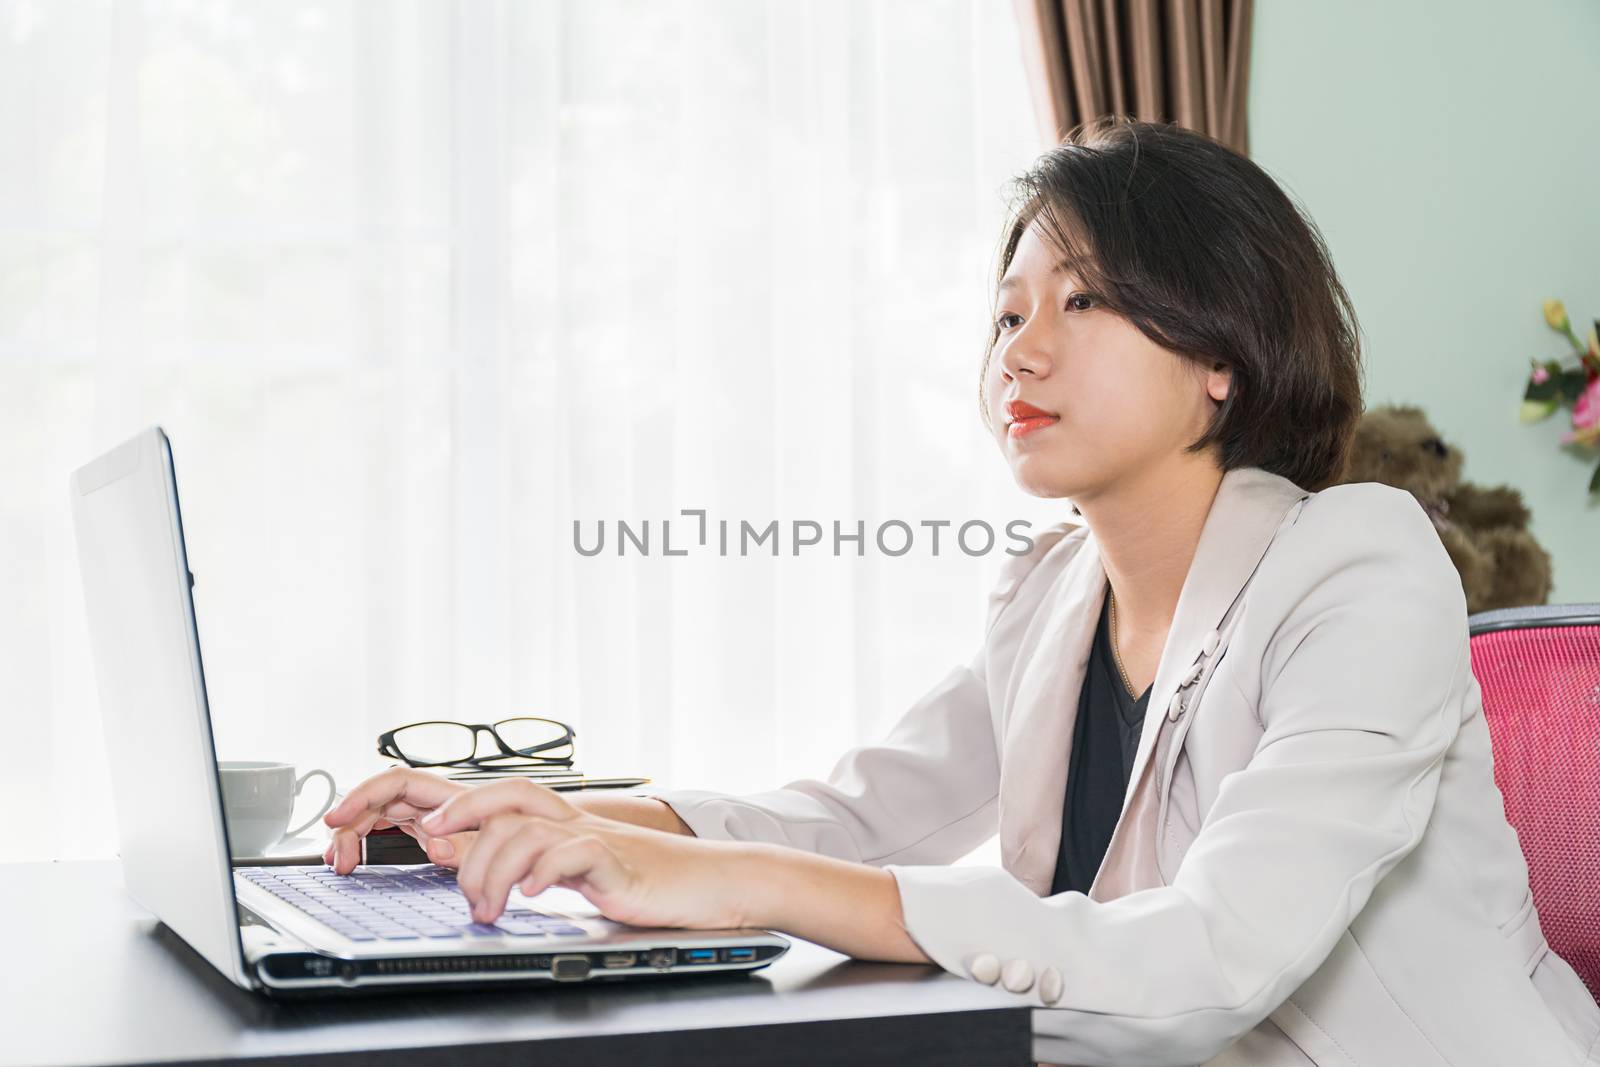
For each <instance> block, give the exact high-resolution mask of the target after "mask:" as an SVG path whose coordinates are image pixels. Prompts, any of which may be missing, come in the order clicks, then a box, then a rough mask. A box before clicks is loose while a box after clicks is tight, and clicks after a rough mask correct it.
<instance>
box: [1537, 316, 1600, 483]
mask: <svg viewBox="0 0 1600 1067" xmlns="http://www.w3.org/2000/svg"><path fill="white" fill-rule="evenodd" d="M1544 321H1545V322H1547V323H1549V324H1550V328H1551V329H1552V330H1554V331H1556V332H1557V333H1559V334H1561V335H1562V336H1564V337H1565V338H1566V339H1567V342H1568V343H1569V344H1570V345H1571V346H1572V350H1573V352H1574V353H1575V354H1576V359H1577V364H1576V366H1573V365H1569V364H1568V362H1567V359H1570V358H1573V357H1566V358H1564V359H1547V360H1544V361H1543V362H1540V361H1539V360H1533V361H1532V362H1533V367H1532V370H1531V372H1530V373H1529V374H1528V388H1527V390H1526V391H1525V392H1524V393H1523V394H1522V416H1521V417H1522V421H1523V422H1538V421H1539V420H1541V419H1546V418H1549V417H1550V416H1551V415H1553V414H1554V413H1555V411H1556V409H1557V408H1559V407H1560V406H1561V405H1562V404H1571V405H1572V429H1571V430H1570V431H1569V432H1567V433H1564V434H1562V435H1561V443H1562V444H1564V445H1579V446H1582V447H1586V448H1595V447H1600V338H1597V334H1600V320H1596V321H1595V328H1594V329H1593V330H1590V331H1589V343H1588V344H1587V345H1585V344H1584V343H1583V342H1582V341H1579V340H1578V335H1577V334H1575V333H1573V332H1572V321H1571V320H1570V319H1568V318H1567V309H1566V306H1565V305H1564V304H1562V303H1561V301H1559V300H1546V301H1545V302H1544ZM1589 492H1591V493H1596V492H1600V465H1597V466H1596V467H1595V469H1594V473H1593V474H1592V475H1590V477H1589Z"/></svg>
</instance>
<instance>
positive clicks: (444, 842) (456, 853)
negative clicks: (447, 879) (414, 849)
mask: <svg viewBox="0 0 1600 1067" xmlns="http://www.w3.org/2000/svg"><path fill="white" fill-rule="evenodd" d="M419 833H422V836H421V837H420V838H418V840H420V841H422V847H423V848H424V849H426V850H427V853H428V858H429V859H430V860H432V861H433V862H434V863H437V864H438V865H439V866H441V867H449V868H451V869H453V870H459V869H460V867H461V864H462V862H463V861H465V860H466V858H467V855H468V854H469V853H470V852H471V851H472V847H473V845H474V844H475V843H476V841H477V839H478V831H476V830H463V831H461V832H460V833H459V834H450V835H448V836H446V837H431V836H429V835H428V834H427V833H424V832H422V831H419Z"/></svg>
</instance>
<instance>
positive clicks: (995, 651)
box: [327, 122, 1600, 1067]
mask: <svg viewBox="0 0 1600 1067" xmlns="http://www.w3.org/2000/svg"><path fill="white" fill-rule="evenodd" d="M1019 191H1020V195H1019V197H1018V199H1017V203H1016V205H1015V208H1014V210H1013V213H1012V217H1011V219H1010V220H1009V222H1008V226H1007V230H1006V235H1005V242H1004V245H1003V251H1002V254H1001V260H1000V270H999V278H998V284H997V289H996V306H995V318H994V327H993V332H992V334H991V338H990V344H989V351H988V352H987V353H986V354H985V359H984V370H983V374H982V377H981V387H980V398H981V406H982V411H983V414H984V416H985V418H986V419H987V420H988V422H989V425H990V426H991V428H992V430H993V432H994V435H995V439H996V441H997V442H998V444H999V446H1000V451H1001V454H1002V455H1003V456H1004V457H1005V459H1006V462H1007V463H1008V464H1009V465H1010V467H1011V472H1012V475H1013V476H1014V477H1015V478H1016V479H1017V481H1018V482H1019V483H1020V484H1021V485H1022V486H1023V487H1024V488H1025V489H1027V490H1028V491H1029V492H1030V493H1034V494H1037V495H1039V496H1041V497H1050V498H1060V499H1062V500H1064V501H1069V502H1070V505H1071V507H1070V517H1069V518H1068V519H1067V520H1066V521H1063V522H1061V523H1059V524H1057V525H1055V526H1053V527H1051V528H1050V529H1049V530H1048V531H1047V532H1046V533H1044V535H1043V536H1040V537H1038V538H1037V539H1036V540H1035V545H1034V549H1033V551H1032V552H1031V553H1029V554H1028V555H1026V556H1022V557H1017V558H1015V559H1012V560H1009V561H1008V562H1007V565H1006V567H1005V568H1004V572H1003V574H1002V576H1001V579H1000V582H999V584H998V585H997V586H996V588H995V589H994V591H993V592H992V594H991V595H990V599H989V605H988V627H987V631H986V637H985V639H984V641H983V643H982V646H981V647H980V648H979V649H978V650H977V652H976V654H975V655H974V656H973V657H972V659H971V661H970V662H968V663H966V664H963V665H960V666H957V667H955V668H954V669H953V670H951V671H950V673H949V674H948V675H946V677H945V678H944V679H943V680H942V681H941V682H940V683H939V684H938V685H937V686H935V687H934V688H933V690H932V691H930V692H929V693H928V694H927V695H926V696H924V697H923V698H922V699H921V700H919V701H918V702H917V703H916V704H915V705H914V706H913V707H912V708H911V709H910V710H909V711H908V712H907V713H906V715H905V716H904V717H903V718H902V719H901V720H900V722H899V723H898V724H897V725H896V726H895V727H894V729H893V730H892V731H891V732H890V733H889V736H888V737H887V738H886V739H885V740H884V741H883V743H882V744H879V745H876V746H871V747H865V748H859V749H855V750H853V751H851V752H849V753H847V754H845V756H844V757H843V758H842V759H841V760H840V762H839V764H838V765H837V766H836V767H835V768H834V770H833V772H832V774H831V775H830V776H829V777H828V779H827V780H826V781H810V780H808V781H799V782H794V783H791V784H789V785H787V786H785V787H783V788H781V789H777V790H774V791H772V792H768V793H762V794H758V795H754V796H740V797H733V796H724V795H719V794H714V793H706V792H691V791H683V792H670V793H664V794H662V795H660V796H658V797H655V798H623V797H605V796H578V797H574V798H568V797H563V796H561V795H558V794H556V793H554V792H551V791H549V790H546V789H544V788H542V787H540V786H538V785H534V784H532V783H529V782H523V781H513V782H501V783H496V784H493V785H486V786H482V787H479V788H473V789H467V788H464V787H461V786H458V785H455V784H452V783H448V782H446V781H444V780H442V779H440V778H438V777H436V776H434V775H430V774H426V773H422V772H420V771H410V770H393V771H389V772H386V773H384V774H381V775H378V776H377V777H375V778H373V779H370V780H369V781H367V782H365V783H363V784H362V785H361V786H360V787H358V788H357V789H355V790H354V791H353V792H352V793H351V794H350V795H349V796H348V797H347V798H346V799H345V800H344V801H343V802H342V803H341V804H340V805H339V806H338V807H337V808H335V809H334V810H333V811H331V812H330V813H329V814H328V816H327V821H328V824H329V825H330V826H332V827H334V828H335V830H336V833H335V835H334V841H333V844H332V846H331V847H330V849H329V851H328V857H327V858H328V862H329V863H330V864H332V865H333V866H334V867H335V868H336V869H337V870H339V871H341V872H349V871H350V870H351V869H352V868H353V867H354V866H355V864H356V861H357V855H358V849H357V843H358V842H357V838H358V837H359V836H360V835H362V834H365V833H366V832H368V831H369V830H371V829H372V828H374V827H377V826H384V825H387V824H391V823H392V824H398V825H400V826H402V827H404V828H405V829H406V830H407V831H408V832H409V833H411V834H412V835H413V836H414V837H416V838H417V839H418V840H419V841H420V842H422V843H423V844H424V845H425V846H426V848H427V850H428V855H429V856H430V857H431V858H432V859H434V860H435V861H436V862H438V863H441V864H445V865H448V866H453V867H457V868H458V870H459V881H460V884H461V887H462V889H463V890H464V891H465V893H466V894H467V896H468V897H469V898H470V900H471V901H472V902H473V906H474V912H475V915H476V917H477V918H479V919H480V920H482V921H490V920H493V919H494V918H495V917H496V916H497V915H499V913H500V912H501V910H502V909H503V908H504V906H505V901H506V897H507V894H508V893H509V891H510V888H511V887H512V886H513V885H518V886H520V887H521V889H522V891H523V892H524V893H536V892H538V891H540V890H542V889H543V888H545V887H546V886H550V885H557V884H559V885H565V886H570V887H572V888H575V889H577V890H578V891H579V892H581V893H583V894H584V895H585V896H586V897H588V898H589V899H590V900H591V901H592V902H593V903H594V904H595V905H596V906H597V907H598V908H599V909H600V910H601V911H602V912H603V913H604V914H606V915H608V916H612V917H614V918H616V919H620V920H624V921H628V922H636V923H647V924H653V925H672V926H684V927H726V926H755V927H767V928H771V929H775V930H780V931H785V932H789V933H792V934H795V935H797V936H799V937H802V938H807V939H809V940H812V941H815V942H819V943H821V944H823V945H827V946H829V947H832V948H834V949H837V950H839V951H841V952H845V953H848V954H850V955H852V956H857V957H861V958H866V959H877V960H904V961H930V960H931V961H932V962H934V963H937V964H938V965H940V966H942V967H944V968H945V969H947V970H950V971H952V972H955V973H957V974H960V975H965V976H970V977H971V978H973V979H975V980H977V981H981V982H989V983H996V982H998V983H999V984H1001V985H1002V986H1003V987H1004V988H1005V989H1008V990H1010V991H1012V992H1013V993H1015V994H1016V995H1017V996H1018V997H1019V998H1021V999H1023V1000H1024V1001H1025V1002H1027V1003H1029V1004H1032V1005H1034V1006H1035V1007H1037V1008H1040V1009H1048V1010H1040V1011H1037V1012H1035V1013H1034V1018H1035V1030H1036V1046H1035V1050H1036V1053H1037V1055H1038V1056H1039V1057H1040V1058H1041V1059H1045V1060H1048V1061H1050V1062H1053V1063H1057V1062H1059V1063H1072V1064H1119V1063H1141V1064H1195V1063H1200V1062H1206V1063H1210V1064H1213V1065H1222V1064H1227V1065H1245V1064H1249V1065H1262V1067H1267V1065H1270V1067H1291V1065H1295V1067H1303V1065H1306V1064H1319V1065H1326V1064H1340V1065H1353V1064H1361V1065H1363V1067H1421V1065H1440V1067H1443V1065H1447V1064H1448V1065H1453V1067H1480V1065H1481V1067H1490V1065H1494V1067H1503V1065H1507V1064H1541V1065H1558V1064H1560V1065H1565V1064H1580V1063H1585V1062H1588V1063H1597V1062H1600V1051H1597V1048H1596V1042H1597V1037H1600V1007H1597V1006H1596V1005H1595V1003H1594V1002H1593V1000H1591V999H1590V997H1589V995H1588V993H1587V991H1586V990H1585V989H1584V987H1583V985H1582V983H1581V981H1580V980H1579V979H1578V977H1577V975H1576V974H1575V973H1574V972H1573V970H1572V968H1571V967H1569V966H1568V965H1567V964H1566V963H1565V962H1564V961H1563V960H1561V959H1560V958H1559V957H1558V956H1556V955H1555V954H1554V953H1553V952H1550V951H1549V949H1548V946H1547V945H1546V944H1545V942H1544V939H1543V937H1542V935H1541V934H1540V931H1539V923H1538V917H1537V915H1536V914H1535V912H1534V909H1533V902H1532V898H1531V896H1530V895H1529V890H1528V872H1527V868H1526V866H1525V863H1524V860H1523V857H1522V854H1521V852H1520V851H1519V849H1518V845H1517V838H1516V835H1515V833H1514V832H1513V831H1512V829H1511V827H1510V826H1509V825H1507V823H1506V821H1505V817H1504V813H1503V809H1502V804H1501V798H1500V794H1499V792H1498V791H1497V790H1496V788H1495V785H1494V780H1493V777H1492V775H1491V762H1490V748H1489V734H1488V730H1487V728H1486V726H1485V723H1484V719H1483V714H1482V707H1481V703H1480V699H1479V692H1478V687H1477V685H1476V684H1475V682H1474V680H1473V677H1472V674H1471V671H1470V668H1469V661H1468V655H1467V629H1466V611H1465V601H1464V597H1463V595H1462V590H1461V584H1460V582H1459V580H1458V578H1457V576H1456V574H1455V572H1454V570H1453V569H1452V567H1451V565H1450V561H1449V559H1448V557H1447V556H1446V555H1445V552H1444V549H1443V548H1442V546H1441V545H1440V543H1439V540H1438V537H1437V535H1436V534H1435V533H1434V530H1433V527H1432V525H1431V524H1430V522H1429V521H1428V518H1427V516H1426V515H1425V514H1424V513H1423V511H1422V509H1421V508H1420V507H1419V506H1418V505H1417V504H1416V502H1415V501H1414V500H1413V499H1412V498H1411V497H1410V496H1408V495H1406V494H1405V493H1402V492H1399V491H1397V490H1394V489H1390V488H1388V487H1386V486H1382V485H1377V484H1357V485H1333V483H1334V482H1335V481H1336V480H1337V477H1338V475H1339V473H1340V470H1341V467H1342V465H1343V462H1344V457H1345V454H1346V450H1347V446H1348V444H1349V441H1350V436H1351V432H1352V430H1353V427H1354V424H1355V421H1356V419H1357V417H1358V416H1359V413H1360V410H1361V398H1360V374H1359V364H1358V342H1357V328H1356V323H1355V319H1354V315H1353V313H1352V311H1351V308H1350V302H1349V300H1348V298H1347V297H1346V295H1345V292H1344V290H1343V289H1342V287H1341V286H1340V283H1339V281H1338V279H1337V277H1336V276H1335V274H1334V271H1333V267H1332V264H1331V263H1330V261H1329V257H1328V254H1327V252H1326V250H1325V249H1324V247H1323V245H1322V243H1321V241H1320V239H1319V238H1318V236H1317V234H1316V231H1315V230H1314V228H1313V227H1312V226H1311V224H1310V223H1309V222H1308V221H1307V220H1306V219H1305V218H1303V217H1302V216H1301V214H1300V213H1299V212H1298V211H1297V210H1296V208H1295V207H1294V205H1293V204H1292V203H1291V202H1290V201H1289V199H1288V198H1287V197H1286V196H1285V195H1284V193H1283V192H1282V191H1281V190H1280V189H1279V188H1278V187H1277V186H1276V185H1275V184H1274V183H1273V181H1272V180H1271V179H1270V178H1269V177H1268V176H1267V175H1266V174H1265V173H1264V172H1263V171H1261V170H1260V169H1259V168H1257V167H1256V166H1255V165H1254V164H1252V163H1251V162H1250V161H1249V160H1247V159H1245V158H1243V157H1241V156H1239V155H1237V154H1235V153H1233V152H1231V151H1229V150H1227V149H1225V148H1223V147H1221V146H1220V145H1218V144H1216V143H1214V142H1212V141H1209V140H1207V139H1205V138H1203V137H1201V136H1198V135H1196V134H1192V133H1188V132H1185V131H1183V130H1180V129H1177V128H1173V127H1166V126H1157V125H1148V124H1141V123H1126V122H1125V123H1110V124H1099V125H1095V126H1092V127H1090V128H1087V129H1084V130H1082V131H1080V132H1078V133H1076V134H1075V135H1074V136H1072V137H1071V138H1069V140H1068V142H1067V143H1065V144H1063V145H1061V146H1060V147H1058V148H1055V149H1052V150H1050V151H1049V152H1047V153H1046V154H1045V155H1044V156H1043V157H1042V158H1041V159H1040V160H1039V162H1038V163H1037V165H1036V166H1035V167H1034V168H1033V169H1032V170H1031V171H1030V172H1029V173H1027V174H1025V175H1024V176H1023V177H1022V178H1021V179H1020V180H1019ZM1330 486H1332V487H1330ZM997 830H998V832H999V835H1000V845H1001V851H1002V857H1003V864H1004V865H1003V868H1002V869H994V868H984V867H975V866H948V864H950V863H951V862H952V861H953V860H955V859H957V858H959V857H960V856H962V855H963V854H965V853H966V852H968V851H969V850H971V849H972V848H973V847H975V846H976V845H978V844H980V843H981V842H983V841H984V840H986V839H987V838H989V837H990V836H992V835H993V834H994V833H995V832H996V831H997Z"/></svg>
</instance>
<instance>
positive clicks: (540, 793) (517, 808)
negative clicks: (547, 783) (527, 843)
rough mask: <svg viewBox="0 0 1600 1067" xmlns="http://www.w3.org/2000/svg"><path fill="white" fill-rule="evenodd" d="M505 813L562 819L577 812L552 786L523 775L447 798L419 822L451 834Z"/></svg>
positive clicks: (429, 828) (430, 829)
mask: <svg viewBox="0 0 1600 1067" xmlns="http://www.w3.org/2000/svg"><path fill="white" fill-rule="evenodd" d="M506 812H520V813H521V814H523V815H537V816H539V817H540V818H544V819H557V820H564V819H570V818H572V817H573V816H575V815H577V814H578V811H577V809H576V808H574V807H573V806H572V805H571V804H568V803H567V802H566V801H565V800H564V799H562V797H561V794H559V793H557V792H556V791H555V790H553V789H547V788H546V787H544V786H542V785H539V784H538V783H536V782H531V781H529V780H527V779H525V778H521V779H516V780H513V781H506V782H495V783H493V784H492V785H480V786H478V787H477V788H476V789H468V790H466V791H464V792H462V793H459V794H457V795H455V796H452V797H450V798H449V799H447V800H445V801H444V802H443V803H442V804H440V805H439V807H438V808H437V810H435V811H433V812H432V813H430V814H428V815H424V816H423V817H422V819H421V820H420V825H421V826H422V828H423V829H424V830H426V831H427V832H428V833H430V834H453V833H455V832H457V831H459V830H471V829H473V828H475V827H477V826H479V825H481V824H482V823H483V822H484V821H485V820H486V819H488V818H490V817H491V816H494V815H500V814H503V813H506Z"/></svg>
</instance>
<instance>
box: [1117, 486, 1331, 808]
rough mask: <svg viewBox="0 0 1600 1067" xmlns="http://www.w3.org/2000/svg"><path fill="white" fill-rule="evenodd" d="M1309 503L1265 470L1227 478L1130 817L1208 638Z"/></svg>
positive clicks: (1139, 761) (1159, 676)
mask: <svg viewBox="0 0 1600 1067" xmlns="http://www.w3.org/2000/svg"><path fill="white" fill-rule="evenodd" d="M1306 495H1307V493H1306V491H1305V490H1303V489H1301V488H1300V487H1299V486H1297V485H1295V484H1294V483H1293V482H1291V481H1289V480H1288V479H1287V478H1283V477H1280V476H1279V475H1276V474H1273V473H1271V472H1270V471H1265V470H1262V469H1261V468H1260V467H1238V468H1235V469H1233V470H1231V471H1228V472H1227V473H1226V474H1224V475H1223V476H1222V484H1221V485H1219V486H1218V487H1217V495H1216V498H1215V499H1214V500H1213V501H1212V503H1211V510H1210V512H1209V513H1208V514H1207V515H1206V521H1205V525H1204V526H1202V527H1201V530H1200V541H1199V543H1198V544H1197V545H1196V546H1195V553H1194V560H1193V561H1192V562H1191V563H1190V564H1189V573H1188V576H1187V577H1186V578H1185V579H1184V582H1183V589H1182V591H1181V592H1180V593H1179V594H1178V606H1177V609H1176V610H1175V611H1174V612H1173V615H1172V626H1171V628H1169V629H1168V630H1167V641H1166V644H1165V645H1164V646H1162V649H1161V662H1160V664H1159V666H1157V668H1156V679H1155V682H1154V684H1153V685H1152V686H1151V689H1150V701H1149V703H1148V704H1146V705H1145V716H1144V728H1143V730H1142V732H1141V733H1140V734H1139V747H1138V749H1137V751H1136V752H1135V753H1134V757H1133V773H1132V774H1131V775H1130V776H1129V778H1128V789H1127V792H1126V793H1124V795H1123V798H1122V810H1123V812H1124V813H1126V812H1127V810H1128V802H1129V800H1131V799H1132V797H1133V792H1134V789H1135V788H1136V787H1137V786H1138V784H1139V776H1140V775H1141V774H1143V773H1144V769H1145V765H1146V764H1147V763H1149V761H1150V754H1151V752H1152V750H1153V749H1154V748H1155V741H1156V734H1157V733H1158V732H1159V731H1160V728H1161V723H1162V721H1163V720H1164V719H1165V718H1166V716H1167V712H1168V711H1169V709H1170V706H1171V704H1172V702H1173V700H1174V699H1175V698H1176V697H1177V694H1178V689H1179V687H1180V686H1181V685H1183V683H1184V681H1185V680H1186V678H1187V675H1188V672H1189V670H1190V669H1191V667H1193V665H1194V662H1195V660H1196V659H1198V658H1199V656H1200V653H1201V652H1202V651H1204V650H1205V646H1206V641H1207V638H1208V637H1210V635H1211V634H1212V633H1213V632H1214V631H1215V630H1216V628H1217V626H1218V624H1220V623H1221V622H1222V617H1223V616H1224V615H1226V614H1227V612H1228V608H1229V607H1231V606H1232V605H1233V601H1234V599H1235V598H1236V597H1237V596H1238V595H1239V592H1240V591H1241V590H1242V589H1243V588H1244V586H1245V583H1246V582H1248V581H1249V580H1250V575H1251V574H1252V573H1254V572H1255V569H1256V564H1257V563H1259V562H1261V557H1262V556H1263V555H1264V554H1265V553H1266V551H1267V546H1268V545H1269V544H1271V543H1272V538H1273V535H1274V534H1275V533H1276V532H1277V529H1278V524H1279V523H1280V522H1281V521H1282V520H1283V516H1284V515H1285V514H1286V513H1287V512H1288V510H1289V508H1291V507H1292V506H1293V505H1294V503H1295V501H1297V500H1300V499H1301V498H1303V497H1305V496H1306Z"/></svg>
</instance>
